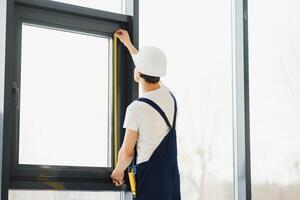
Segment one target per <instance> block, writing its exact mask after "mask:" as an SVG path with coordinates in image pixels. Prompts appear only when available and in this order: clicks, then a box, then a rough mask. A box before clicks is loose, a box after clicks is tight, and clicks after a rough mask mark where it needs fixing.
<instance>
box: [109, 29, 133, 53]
mask: <svg viewBox="0 0 300 200" xmlns="http://www.w3.org/2000/svg"><path fill="white" fill-rule="evenodd" d="M114 36H116V37H117V38H119V40H120V41H121V42H122V43H123V44H124V46H126V47H127V49H128V51H129V52H130V54H136V53H137V52H138V50H137V49H136V48H135V47H134V46H133V44H132V42H131V40H130V37H129V34H128V32H127V31H126V30H123V29H119V30H117V31H116V32H115V33H114Z"/></svg>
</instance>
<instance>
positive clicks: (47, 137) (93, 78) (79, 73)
mask: <svg viewBox="0 0 300 200" xmlns="http://www.w3.org/2000/svg"><path fill="white" fill-rule="evenodd" d="M111 41H112V40H111V39H109V38H107V37H100V36H95V35H86V34H82V33H74V32H68V31H66V30H55V29H50V28H47V27H37V26H33V25H29V24H23V25H22V55H21V57H22V60H21V87H20V128H19V163H20V164H35V165H61V166H89V167H111V151H110V147H111V145H110V144H111V135H112V134H111V130H110V129H109V124H110V117H109V116H110V113H109V110H111V109H110V106H111V103H110V102H111V101H112V99H111V95H110V93H111V90H110V87H111V86H110V84H109V82H110V80H111V78H110V76H111V74H110V73H109V69H111V68H112V63H111V61H112V59H111V53H112V47H111Z"/></svg>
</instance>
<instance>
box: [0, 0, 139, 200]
mask: <svg viewBox="0 0 300 200" xmlns="http://www.w3.org/2000/svg"><path fill="white" fill-rule="evenodd" d="M7 3H9V4H8V6H7V8H8V14H7V16H8V18H7V23H8V24H7V25H8V26H9V27H11V28H10V29H8V30H7V36H8V37H7V38H8V39H7V40H6V43H7V46H6V50H5V51H6V54H5V55H6V65H5V77H4V78H5V79H4V81H5V86H6V87H5V91H4V94H5V95H4V103H5V106H4V108H5V109H4V114H3V116H4V120H3V121H4V123H3V126H4V128H3V148H1V149H3V156H1V159H2V160H1V162H0V163H2V166H1V167H0V168H2V169H3V171H2V175H3V176H2V177H1V178H2V182H1V199H8V196H9V194H10V197H11V198H12V199H16V200H19V199H33V198H35V199H40V198H42V197H41V196H43V197H47V198H48V199H53V198H59V197H62V198H63V199H67V198H69V199H70V198H71V199H74V196H76V197H77V196H78V197H80V198H81V199H86V200H90V199H97V198H98V199H99V198H101V199H102V198H103V199H124V198H125V197H124V195H125V192H124V191H126V190H127V189H128V187H127V186H126V185H125V187H116V186H114V185H113V184H112V182H111V179H110V175H111V172H112V170H113V168H114V166H115V158H116V157H117V151H118V150H119V147H120V144H121V142H122V138H123V135H124V130H123V129H122V124H121V122H122V121H123V117H124V114H125V110H126V106H127V105H128V104H129V102H131V99H132V98H134V94H135V93H136V89H135V86H134V84H133V81H132V79H131V77H132V70H131V68H132V66H131V65H132V61H131V57H130V55H129V54H128V53H127V51H125V50H126V49H125V48H124V47H123V46H121V44H120V43H118V44H117V45H116V46H114V45H113V43H114V39H113V33H114V32H115V31H116V30H117V29H119V28H124V29H128V30H131V31H129V34H130V35H132V38H133V41H134V42H136V36H137V28H138V25H137V24H136V21H137V20H136V16H133V17H128V16H124V15H120V14H116V13H108V12H103V11H100V10H97V9H88V8H80V7H78V6H77V7H76V6H74V5H69V4H62V3H59V2H54V1H35V0H15V1H9V2H7ZM133 27H134V28H133ZM133 29H134V30H133ZM1 73H2V72H1ZM124 86H126V87H124ZM0 117H1V116H0ZM1 136H2V135H1ZM57 187H58V188H57ZM54 190H55V191H54ZM59 190H60V191H59ZM92 191H93V192H92Z"/></svg>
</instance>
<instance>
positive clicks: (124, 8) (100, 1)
mask: <svg viewBox="0 0 300 200" xmlns="http://www.w3.org/2000/svg"><path fill="white" fill-rule="evenodd" d="M52 1H58V2H62V3H67V4H73V5H76V6H82V7H88V8H93V9H98V10H104V11H109V12H114V13H119V14H126V15H133V12H132V10H133V9H132V8H133V0H88V1H83V0H52Z"/></svg>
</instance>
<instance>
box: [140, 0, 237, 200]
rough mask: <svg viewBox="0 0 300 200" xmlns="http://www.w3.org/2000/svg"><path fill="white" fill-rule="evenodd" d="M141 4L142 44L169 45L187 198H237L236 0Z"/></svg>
mask: <svg viewBox="0 0 300 200" xmlns="http://www.w3.org/2000/svg"><path fill="white" fill-rule="evenodd" d="M157 5H159V7H157ZM170 5H172V6H171V7H172V9H169V8H170ZM216 5H218V6H216ZM140 6H141V7H140V39H141V40H140V45H141V46H145V45H156V46H158V47H160V48H161V49H163V50H164V52H165V53H166V55H167V59H168V75H167V76H166V77H165V78H163V79H162V82H163V83H164V84H165V85H166V86H167V87H169V88H170V89H171V90H172V91H173V92H174V94H175V96H176V97H177V101H178V106H179V108H178V109H179V110H178V121H177V134H178V145H179V150H178V151H179V155H178V156H179V165H180V173H181V188H182V199H185V200H195V199H201V200H202V199H204V200H205V199H206V200H208V199H209V200H220V199H222V200H232V199H234V184H233V181H234V177H233V142H232V141H233V127H232V123H233V119H232V117H233V116H232V63H231V0H224V1H215V0H213V1H201V2H199V1H192V0H188V1H184V3H183V2H182V1H172V0H164V1H159V0H152V1H140ZM153 10H155V14H153ZM166 10H167V11H168V14H167V15H166ZM212 11H213V12H212ZM178 13H180V20H181V21H182V22H183V23H180V28H178V20H174V19H177V18H178ZM208 19H209V20H208ZM196 24H200V26H198V25H196ZM195 25H196V26H195ZM176 27H177V28H176ZM157 30H159V31H157ZM180 36H185V37H180Z"/></svg>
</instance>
